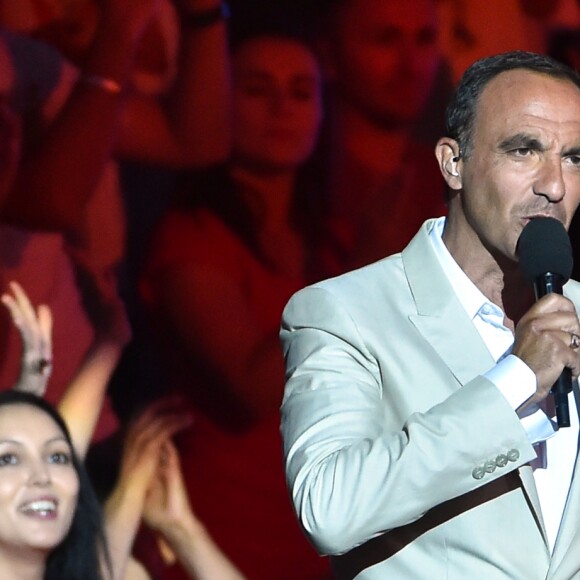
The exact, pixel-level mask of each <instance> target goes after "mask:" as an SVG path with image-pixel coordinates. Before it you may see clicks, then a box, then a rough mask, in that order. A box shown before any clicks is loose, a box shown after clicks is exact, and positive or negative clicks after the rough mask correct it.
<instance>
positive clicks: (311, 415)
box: [281, 221, 580, 580]
mask: <svg viewBox="0 0 580 580" xmlns="http://www.w3.org/2000/svg"><path fill="white" fill-rule="evenodd" d="M432 225H433V221H428V222H426V223H425V224H424V225H423V227H422V228H421V230H420V231H419V233H418V234H417V235H416V236H415V238H414V239H413V240H412V241H411V243H410V244H409V246H407V248H406V249H405V250H404V251H403V252H402V254H398V255H395V256H391V257H389V258H386V259H384V260H382V261H380V262H377V263H375V264H372V265H370V266H367V267H365V268H362V269H360V270H357V271H355V272H351V273H349V274H346V275H344V276H341V277H338V278H334V279H332V280H327V281H325V282H322V283H319V284H316V285H314V286H311V287H309V288H306V289H304V290H302V291H300V292H299V293H297V294H296V295H295V296H294V297H293V298H292V299H291V301H290V302H289V304H288V305H287V307H286V309H285V311H284V315H283V321H282V330H281V340H282V345H283V350H284V354H285V359H286V367H287V383H286V391H285V395H284V402H283V405H282V434H283V437H284V451H285V456H286V473H287V480H288V485H289V489H290V491H291V495H292V499H293V502H294V505H295V509H296V512H297V515H298V517H299V519H300V521H301V523H302V525H303V527H304V529H305V531H306V533H307V534H308V535H309V537H310V538H311V540H312V542H313V543H314V545H315V546H316V547H317V548H318V550H319V551H320V552H321V553H325V554H331V555H333V561H334V567H335V571H336V575H337V577H338V578H360V579H375V578H377V579H378V578H381V579H383V578H393V579H399V578H401V579H415V578H417V579H421V578H428V579H429V580H435V579H445V580H465V579H468V578H469V579H472V578H474V579H479V578H481V579H482V580H494V579H498V580H499V579H502V580H503V579H506V578H513V579H521V580H536V579H537V580H540V579H545V578H550V579H553V580H564V579H566V578H575V577H578V578H580V572H579V570H580V481H579V480H580V474H578V473H575V476H574V481H573V483H572V487H571V491H570V496H569V500H568V503H567V506H566V510H565V514H564V519H563V523H562V527H561V531H560V535H559V537H558V540H557V544H556V546H555V549H554V553H553V555H552V556H550V552H549V549H548V546H547V542H546V537H545V532H544V529H543V522H542V515H541V511H540V507H539V502H538V498H537V493H536V490H535V486H534V481H533V474H532V470H531V467H530V466H529V465H528V462H529V461H531V460H532V459H534V458H535V456H536V455H535V452H534V449H533V447H532V446H531V445H530V443H529V441H528V439H527V436H526V433H525V431H524V430H523V428H522V427H521V425H520V422H519V420H518V417H517V416H516V414H515V413H514V412H513V410H512V409H511V408H510V406H509V404H508V403H507V401H506V399H505V398H504V397H503V395H502V394H501V393H500V392H499V390H498V389H497V388H496V387H495V386H494V385H493V384H492V383H491V382H490V381H488V380H487V379H486V378H485V377H483V376H482V375H483V374H484V373H486V372H487V371H488V370H489V369H490V368H492V367H493V365H494V364H495V362H494V360H493V359H492V357H491V355H490V353H489V351H488V349H487V348H486V346H485V344H484V343H483V341H482V339H481V337H480V336H479V334H478V332H477V330H476V329H475V327H474V325H473V324H472V322H471V320H470V319H469V317H468V315H467V314H466V312H465V310H464V309H463V308H462V306H461V304H460V303H459V301H458V299H457V297H456V295H455V293H454V291H453V288H452V287H451V285H450V283H449V281H448V279H447V277H446V276H445V274H444V272H443V271H442V269H441V266H440V264H439V261H438V260H437V257H436V256H435V254H434V251H433V248H432V246H431V244H430V242H429V240H428V233H429V231H430V229H431V228H432ZM565 293H566V294H567V295H568V296H569V297H570V298H572V299H573V301H574V302H575V303H576V305H577V308H578V309H579V311H580V285H579V284H577V283H575V282H569V283H568V284H567V285H566V288H565ZM571 412H575V409H571ZM578 469H580V468H579V467H576V472H577V471H578Z"/></svg>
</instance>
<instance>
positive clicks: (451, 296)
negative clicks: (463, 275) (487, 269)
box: [402, 220, 495, 386]
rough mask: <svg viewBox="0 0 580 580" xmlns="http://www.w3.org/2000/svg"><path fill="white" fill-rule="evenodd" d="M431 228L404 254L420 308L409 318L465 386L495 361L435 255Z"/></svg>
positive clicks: (426, 229)
mask: <svg viewBox="0 0 580 580" xmlns="http://www.w3.org/2000/svg"><path fill="white" fill-rule="evenodd" d="M432 227H433V221H432V220H430V221H428V222H426V224H425V225H424V226H423V227H422V228H421V230H420V231H419V233H418V234H417V235H416V236H415V237H414V238H413V240H412V241H411V243H410V244H409V245H408V246H407V247H406V248H405V250H404V251H403V254H402V259H403V266H404V268H405V273H406V276H407V279H408V281H409V285H410V288H411V292H412V294H413V297H414V299H415V303H416V306H417V314H416V315H411V316H410V317H409V318H410V320H411V322H412V323H413V324H414V325H415V327H416V328H417V330H418V331H419V332H420V333H421V334H422V335H423V337H424V338H425V340H427V341H428V342H429V344H430V345H431V346H432V347H433V348H434V349H435V350H436V351H437V354H438V355H439V356H440V357H441V359H442V360H443V361H444V362H445V364H446V365H447V366H448V367H449V369H450V370H451V372H452V373H453V375H454V376H455V378H456V379H457V381H458V383H459V385H463V384H465V383H466V382H468V381H470V380H471V379H473V378H474V377H475V376H476V375H478V374H482V373H485V372H487V371H488V370H489V369H490V368H491V367H492V366H493V365H494V363H495V361H494V360H493V358H492V356H491V354H490V352H489V350H488V349H487V347H486V346H485V343H484V342H483V340H482V339H481V336H480V335H479V333H478V332H477V329H476V328H475V326H474V325H473V322H472V321H471V320H470V318H469V316H468V314H467V312H465V309H464V308H463V307H462V305H461V303H460V302H459V300H458V299H457V296H456V295H455V293H454V291H453V288H452V286H451V283H450V282H449V279H448V278H447V276H446V275H445V273H444V272H443V269H442V267H441V265H440V263H439V260H438V259H437V256H436V255H435V251H434V249H433V247H432V245H431V243H430V242H429V240H428V235H429V232H430V231H431V229H432ZM426 258H428V259H426ZM459 385H458V386H459Z"/></svg>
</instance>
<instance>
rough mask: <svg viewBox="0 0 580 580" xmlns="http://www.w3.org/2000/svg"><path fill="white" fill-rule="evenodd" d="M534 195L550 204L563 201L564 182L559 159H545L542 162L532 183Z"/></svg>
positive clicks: (564, 193)
mask: <svg viewBox="0 0 580 580" xmlns="http://www.w3.org/2000/svg"><path fill="white" fill-rule="evenodd" d="M534 193H535V194H536V195H541V196H543V197H545V198H546V199H547V200H548V201H550V202H551V203H558V202H559V201H562V199H564V196H565V195H566V182H565V181H564V173H563V170H562V160H561V159H546V160H544V161H543V162H542V165H541V167H540V168H539V170H538V174H537V176H536V181H535V183H534Z"/></svg>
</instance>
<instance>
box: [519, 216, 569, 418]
mask: <svg viewBox="0 0 580 580" xmlns="http://www.w3.org/2000/svg"><path fill="white" fill-rule="evenodd" d="M517 251H518V255H519V263H520V269H521V271H522V273H523V275H524V276H525V277H526V279H527V280H529V281H530V282H531V283H532V284H533V285H534V293H535V295H536V300H539V299H540V298H542V296H545V295H546V294H552V293H555V294H562V287H563V286H564V284H565V283H566V282H567V281H568V280H569V278H570V276H571V274H572V266H573V258H572V246H571V244H570V238H569V237H568V232H567V231H566V228H564V226H563V225H562V224H561V222H559V221H558V220H557V219H554V218H547V217H546V218H535V219H533V220H531V221H530V222H529V223H528V224H527V225H526V226H525V227H524V229H523V230H522V233H521V234H520V238H519V240H518V245H517ZM571 390H572V374H571V372H570V369H569V368H565V369H564V370H563V371H562V374H561V375H560V377H559V378H558V380H557V381H556V382H555V383H554V386H553V387H552V389H551V390H550V392H551V393H552V395H553V397H554V404H555V406H556V417H557V420H558V427H570V412H569V409H568V393H569V392H570V391H571Z"/></svg>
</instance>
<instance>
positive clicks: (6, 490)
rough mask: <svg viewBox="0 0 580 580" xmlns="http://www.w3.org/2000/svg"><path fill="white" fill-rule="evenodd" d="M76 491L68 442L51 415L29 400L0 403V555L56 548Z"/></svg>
mask: <svg viewBox="0 0 580 580" xmlns="http://www.w3.org/2000/svg"><path fill="white" fill-rule="evenodd" d="M78 491H79V479H78V475H77V472H76V469H75V467H74V465H73V461H72V450H71V447H70V445H69V443H68V441H67V439H66V437H65V435H64V434H63V432H62V431H61V429H60V428H59V426H58V425H57V424H56V423H55V422H54V421H53V419H52V418H51V417H50V416H49V415H47V414H46V413H45V412H44V411H42V410H41V409H38V408H36V407H34V406H32V405H27V404H23V403H18V404H10V405H4V406H2V407H0V557H1V555H2V553H3V552H4V553H5V554H6V553H11V552H22V550H27V549H30V550H34V551H40V552H47V553H49V552H50V551H52V550H53V549H54V548H56V547H57V546H58V545H59V544H60V543H61V542H62V541H63V540H64V538H65V537H66V535H67V533H68V531H69V529H70V526H71V522H72V519H73V516H74V513H75V508H76V505H77V496H78Z"/></svg>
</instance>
